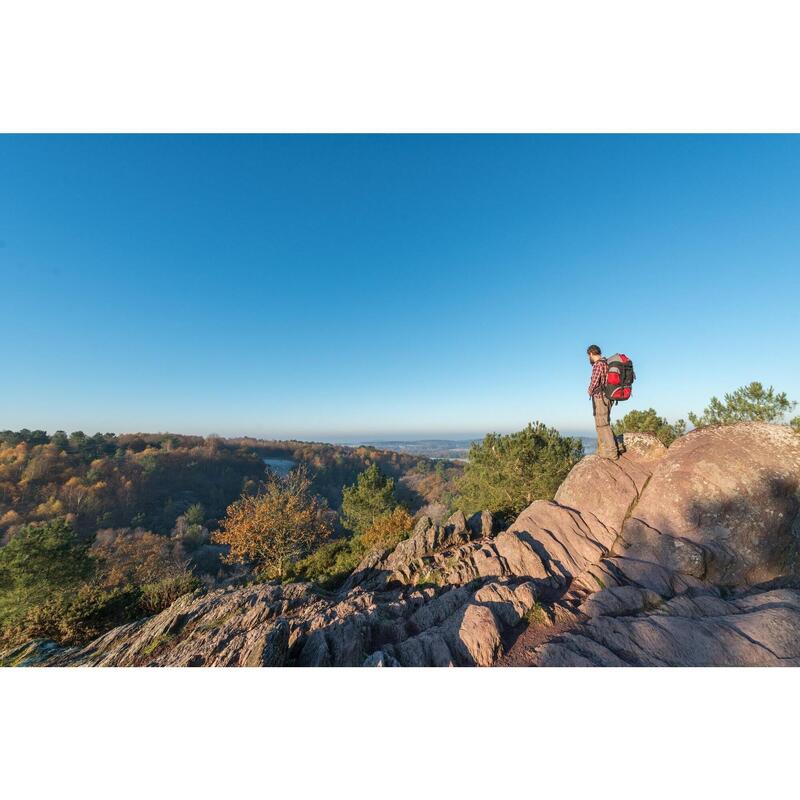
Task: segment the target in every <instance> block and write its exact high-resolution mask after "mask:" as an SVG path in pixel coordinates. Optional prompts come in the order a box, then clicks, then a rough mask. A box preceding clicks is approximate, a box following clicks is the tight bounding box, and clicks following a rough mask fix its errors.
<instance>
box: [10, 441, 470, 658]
mask: <svg viewBox="0 0 800 800" xmlns="http://www.w3.org/2000/svg"><path fill="white" fill-rule="evenodd" d="M265 459H283V460H286V461H290V462H292V463H294V464H297V465H303V467H304V469H305V471H306V474H307V476H308V484H309V485H308V492H309V494H310V495H311V496H313V497H314V498H316V500H317V502H318V504H319V506H320V508H321V509H323V510H324V513H325V515H326V518H327V520H328V526H329V529H330V537H331V539H332V542H333V543H341V542H349V540H350V538H351V536H352V534H353V531H352V530H351V529H349V528H347V527H345V525H344V524H343V522H342V520H341V518H340V511H341V506H342V502H343V490H344V489H345V488H346V487H347V486H348V485H351V484H353V485H354V484H355V483H356V480H357V478H358V476H359V475H360V474H361V473H363V472H364V471H365V470H367V469H368V468H370V467H371V466H373V465H374V467H375V469H376V470H379V472H380V475H381V476H382V477H381V480H385V481H391V486H392V497H393V504H392V508H394V507H395V506H396V505H399V504H402V507H403V508H404V509H407V510H408V512H409V514H414V513H416V512H418V511H420V510H421V509H425V510H426V513H434V514H436V513H439V514H442V513H444V512H445V510H446V503H447V502H448V501H449V497H450V494H449V493H451V492H452V487H453V482H454V481H455V479H456V478H457V477H458V476H459V475H460V473H461V471H462V470H461V467H460V466H459V465H458V464H457V463H454V462H446V461H442V460H437V461H432V460H429V459H426V458H423V457H420V456H411V455H404V454H401V453H397V452H393V451H385V450H377V449H375V448H372V447H345V446H337V445H330V444H322V443H310V442H300V441H273V440H261V439H253V438H237V439H225V438H221V437H218V436H208V437H202V436H187V435H180V434H171V433H155V434H153V433H149V434H148V433H136V434H119V435H118V434H113V433H96V434H94V435H87V434H85V433H84V432H82V431H76V432H73V433H71V434H66V433H65V432H63V431H56V432H55V433H53V434H52V435H50V434H48V433H47V432H45V431H42V430H28V429H22V430H19V431H10V430H5V431H1V432H0V639H3V638H6V639H8V638H12V639H13V638H18V637H20V636H23V635H25V636H42V637H48V638H53V639H56V640H59V641H67V642H69V641H81V640H83V639H85V638H87V637H88V636H90V635H92V634H95V633H97V632H101V631H102V630H104V629H107V628H108V627H111V626H112V625H113V624H119V623H120V622H123V621H127V620H128V619H135V618H137V617H139V616H142V615H145V614H148V613H154V612H156V611H158V610H160V608H162V607H165V606H166V605H169V603H170V602H172V601H173V600H174V599H175V597H177V596H179V595H180V594H182V593H184V592H186V591H190V590H194V589H196V588H199V587H202V586H205V587H207V588H213V587H216V586H220V585H224V584H225V583H226V582H230V581H237V580H243V579H247V578H248V576H252V575H253V574H254V569H253V568H254V566H255V565H253V564H251V563H239V564H236V563H228V560H227V559H226V558H225V556H226V554H227V553H228V550H229V549H230V548H229V546H228V545H227V544H225V543H224V542H220V541H217V540H215V536H216V535H218V532H219V527H220V521H221V520H223V519H224V517H225V515H226V511H227V509H228V508H229V507H230V506H231V505H232V504H233V503H235V501H237V500H238V499H239V498H240V497H243V496H252V495H254V494H257V493H258V492H259V491H260V490H261V488H262V487H263V486H264V485H265V481H267V482H268V480H269V476H270V471H269V469H268V468H267V467H266V465H265ZM443 501H444V502H443ZM409 519H410V517H409ZM339 546H340V544H335V546H334V549H335V547H339ZM354 552H355V551H353V553H354ZM56 562H57V563H56ZM53 563H56V566H57V567H58V569H57V570H55V572H54V571H53V570H52V569H50V567H51V566H52V564H53ZM70 565H72V566H70ZM328 567H330V565H328ZM56 572H57V573H58V575H60V576H62V577H63V578H64V580H63V581H61V580H60V578H59V579H55V578H54V579H52V580H50V579H48V580H40V578H41V577H42V575H46V574H50V575H54V574H55V573H56Z"/></svg>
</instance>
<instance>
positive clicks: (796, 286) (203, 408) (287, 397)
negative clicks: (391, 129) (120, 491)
mask: <svg viewBox="0 0 800 800" xmlns="http://www.w3.org/2000/svg"><path fill="white" fill-rule="evenodd" d="M0 243H1V244H0V279H1V280H2V287H3V288H2V294H1V295H0V297H2V320H3V327H4V336H3V340H4V345H5V346H4V348H3V350H4V352H3V359H2V365H3V369H2V379H1V380H2V391H0V428H19V427H29V428H44V429H47V430H49V431H53V430H56V429H57V428H62V429H65V430H67V431H70V430H74V429H79V428H80V429H83V430H85V431H87V432H89V433H93V432H95V431H97V430H100V431H107V430H108V431H117V432H121V431H137V430H145V431H164V430H170V431H178V432H187V433H209V432H212V431H213V432H217V433H220V434H223V435H225V434H234V433H250V434H257V435H265V436H279V437H284V436H296V437H299V438H311V439H313V438H318V439H345V438H349V437H353V438H370V437H373V438H376V437H382V436H430V435H452V436H462V435H475V434H483V433H485V432H486V431H489V430H497V431H502V432H506V431H511V430H518V429H520V428H521V427H523V426H524V425H525V424H526V423H527V422H528V421H529V420H537V419H538V420H541V421H543V422H546V423H548V424H550V425H554V426H556V427H558V428H560V429H561V430H563V431H567V432H573V433H580V432H590V431H591V429H592V424H591V423H592V419H591V411H590V406H589V401H588V399H587V397H586V393H585V389H586V383H587V381H588V372H589V368H588V364H587V362H586V357H585V349H586V346H587V345H588V344H590V343H592V342H596V343H597V344H599V345H600V346H601V347H602V348H603V349H604V352H609V353H610V352H614V351H617V350H621V351H623V352H626V353H628V355H630V356H631V357H632V358H633V359H634V361H635V363H636V368H637V375H638V380H637V383H636V386H635V392H634V399H633V400H632V401H630V402H629V403H628V404H627V407H628V408H647V407H650V406H652V407H654V408H656V409H657V410H658V411H659V412H660V413H662V414H663V415H665V416H667V417H668V418H670V419H674V418H676V417H679V416H685V415H686V412H687V411H688V410H690V409H691V410H698V411H699V410H700V409H701V408H702V407H703V406H704V405H705V403H706V402H707V400H708V399H709V397H710V396H711V395H712V394H718V395H721V394H722V393H724V392H726V391H729V390H732V389H734V388H736V387H737V386H740V385H742V384H743V383H746V382H749V381H751V380H761V381H762V382H764V383H766V384H774V385H775V387H776V388H779V389H781V390H785V391H787V392H788V393H789V395H790V396H791V397H793V398H794V399H798V400H800V369H798V363H799V361H800V359H799V358H798V353H797V347H798V341H799V340H800V336H799V335H798V299H799V298H800V256H799V254H800V138H799V137H770V136H766V137H764V136H742V137H739V136H708V137H706V136H688V137H680V136H677V137H675V136H655V137H648V136H327V137H326V136H263V137H250V136H219V137H217V136H171V137H169V136H167V137H162V136H149V137H136V136H134V137H126V136H86V137H75V136H65V137H47V136H0ZM625 410H627V408H626V409H625Z"/></svg>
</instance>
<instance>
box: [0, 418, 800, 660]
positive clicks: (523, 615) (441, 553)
mask: <svg viewBox="0 0 800 800" xmlns="http://www.w3.org/2000/svg"><path fill="white" fill-rule="evenodd" d="M625 443H626V450H627V452H626V453H625V454H624V455H623V456H622V457H621V458H620V460H619V461H617V462H611V461H607V460H604V459H600V458H598V457H596V456H588V457H587V458H584V459H583V460H582V461H581V462H580V463H579V464H577V465H576V467H575V468H574V469H573V470H572V472H571V473H570V474H569V476H568V477H567V479H566V480H565V481H564V483H563V484H562V486H561V487H560V488H559V490H558V492H557V493H556V496H555V500H554V501H537V502H535V503H532V504H531V505H530V506H529V507H528V508H526V509H525V510H524V511H523V512H522V513H521V514H520V515H519V517H518V518H517V519H516V521H515V522H514V523H513V525H511V526H510V527H509V528H508V529H507V530H504V531H498V530H497V526H496V523H495V521H494V520H493V519H492V517H491V515H490V514H488V513H487V512H484V513H483V514H479V515H475V516H473V517H471V518H470V519H465V517H464V515H463V514H461V513H460V512H457V513H456V514H454V515H453V516H451V517H450V518H449V519H448V520H447V521H446V522H445V523H443V524H436V523H434V522H433V521H432V520H431V519H430V518H427V517H423V518H422V519H421V520H419V522H418V524H417V526H416V528H415V530H414V532H413V534H412V536H411V537H410V538H409V539H407V540H405V541H403V542H401V543H400V544H399V545H398V546H397V547H396V548H394V549H393V550H392V551H388V552H376V553H372V554H370V555H368V556H367V557H366V558H365V559H364V560H363V561H362V563H361V564H359V566H358V568H357V569H356V570H355V571H354V572H353V574H352V575H351V576H350V578H349V579H348V580H347V581H346V583H345V584H344V586H343V587H342V589H341V590H340V591H338V592H335V593H329V592H324V591H322V590H320V589H318V588H315V587H314V586H312V585H311V584H287V585H280V584H278V583H269V584H261V585H253V586H245V587H241V588H229V589H225V590H218V591H214V592H209V593H206V594H199V593H198V594H194V595H189V596H185V597H183V598H181V599H179V600H178V601H176V602H175V603H174V604H173V605H172V606H171V607H170V608H168V609H167V610H165V611H164V612H162V613H161V614H158V615H157V616H155V617H152V618H150V619H146V620H141V621H139V622H136V623H132V624H130V625H124V626H122V627H119V628H116V629H114V630H112V631H109V632H108V633H106V634H105V635H104V636H101V637H99V638H98V639H96V640H94V641H93V642H90V643H89V644H88V645H86V646H85V647H81V648H61V647H57V646H55V645H54V644H53V643H52V642H34V643H29V644H28V645H26V646H25V647H22V648H17V649H16V650H14V651H12V652H10V653H5V654H3V655H2V656H0V663H4V664H13V665H20V666H24V665H39V664H44V665H48V666H72V665H90V666H111V665H113V666H138V665H152V666H284V665H287V666H354V665H365V666H383V667H394V666H445V665H456V666H473V665H477V666H488V665H492V664H496V663H498V661H499V660H501V659H503V658H506V656H505V655H504V654H507V653H508V651H509V649H511V650H512V652H513V649H514V647H515V646H516V645H515V644H514V641H515V638H516V637H517V636H518V635H519V634H520V631H522V630H526V631H528V632H530V631H532V630H534V629H537V631H538V633H537V639H536V642H535V646H533V647H532V648H531V649H530V652H529V653H528V655H526V657H525V659H523V661H522V663H530V664H537V665H545V666H557V665H569V666H578V665H609V666H610V665H616V666H620V665H678V664H681V665H701V664H715V665H718V664H730V665H750V664H794V663H797V661H798V659H800V648H798V647H797V646H796V645H795V642H800V636H798V633H800V628H799V626H800V582H797V578H796V577H795V576H796V574H797V572H798V568H797V563H798V558H797V543H798V538H800V511H799V510H800V437H799V436H797V435H796V434H793V433H792V432H791V431H790V430H789V429H788V428H784V427H782V426H774V425H764V424H742V425H736V426H730V427H726V428H708V429H704V430H700V431H695V432H693V433H690V434H688V435H687V436H685V437H682V438H681V439H679V440H678V441H677V442H675V443H674V444H673V445H672V446H671V447H670V448H669V449H666V448H664V447H663V446H662V445H661V444H660V443H659V442H658V441H657V440H656V439H655V437H652V436H648V435H646V434H634V435H631V434H626V436H625ZM764 581H772V582H771V583H768V584H764ZM526 626H527V627H526ZM514 663H520V662H519V660H517V661H516V662H514Z"/></svg>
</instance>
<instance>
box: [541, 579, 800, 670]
mask: <svg viewBox="0 0 800 800" xmlns="http://www.w3.org/2000/svg"><path fill="white" fill-rule="evenodd" d="M797 586H798V587H800V584H797ZM635 591H639V592H640V595H639V596H638V597H634V596H633V592H635ZM599 594H600V595H604V594H606V592H600V593H599ZM659 600H660V598H658V596H657V595H654V594H653V593H652V592H647V591H646V590H644V591H642V590H633V591H632V592H631V593H630V594H628V595H626V597H624V598H622V597H607V598H602V599H601V598H599V597H598V598H597V601H596V602H593V603H592V604H591V606H592V607H591V608H589V609H587V610H588V611H592V612H593V614H592V618H591V619H590V620H589V621H588V623H586V624H583V625H580V626H578V627H577V628H576V629H575V630H573V631H570V632H569V633H567V634H564V635H562V636H558V637H555V638H554V639H553V640H551V641H550V642H548V643H547V644H544V645H542V646H540V647H539V648H537V650H536V653H535V658H534V663H535V664H537V665H538V666H547V667H563V666H570V667H581V666H606V667H623V666H642V667H662V666H675V667H677V666H682V667H693V666H717V667H723V666H732V665H735V666H754V667H755V666H759V667H766V666H800V588H778V589H769V588H760V589H749V590H744V591H740V592H738V593H736V594H735V595H733V596H731V597H728V598H723V597H721V596H720V594H719V592H718V591H714V590H713V589H709V590H707V591H703V592H700V593H692V594H683V595H680V596H678V597H674V598H672V599H671V600H666V601H663V602H659ZM626 601H627V602H626ZM637 612H638V613H637Z"/></svg>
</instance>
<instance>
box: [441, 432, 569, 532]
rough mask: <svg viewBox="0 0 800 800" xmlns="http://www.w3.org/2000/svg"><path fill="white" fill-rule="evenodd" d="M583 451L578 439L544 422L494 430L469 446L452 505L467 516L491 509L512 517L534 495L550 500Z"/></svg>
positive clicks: (531, 500)
mask: <svg viewBox="0 0 800 800" xmlns="http://www.w3.org/2000/svg"><path fill="white" fill-rule="evenodd" d="M582 456H583V446H582V444H581V441H580V439H576V438H573V437H569V436H562V435H561V434H560V433H559V432H558V431H557V430H555V429H554V428H548V427H546V426H545V425H543V424H542V423H540V422H536V423H529V424H528V426H527V427H526V428H525V429H524V430H522V431H520V432H519V433H512V434H509V435H508V436H501V435H499V434H497V433H490V434H488V435H487V436H486V437H485V438H484V440H483V441H482V442H480V443H478V442H476V443H474V444H473V445H472V446H471V447H470V450H469V462H468V463H467V466H466V468H465V470H464V475H463V476H462V478H461V479H460V481H459V483H458V492H457V494H456V496H455V498H454V500H453V504H454V505H455V506H456V507H457V508H460V509H462V510H463V512H464V513H465V514H467V515H470V514H472V513H474V512H476V511H483V510H484V509H488V510H489V511H491V512H492V513H493V514H496V515H498V516H500V517H501V518H505V519H509V518H511V517H513V516H515V515H516V514H518V513H519V512H520V511H522V509H523V508H525V507H526V506H528V505H530V504H531V503H532V502H533V501H534V500H551V499H552V498H553V495H554V494H555V492H556V489H558V487H559V486H560V485H561V482H562V481H563V480H564V478H566V476H567V473H568V472H569V471H570V470H571V469H572V467H573V466H574V465H575V464H576V463H577V462H578V461H579V460H580V459H581V457H582Z"/></svg>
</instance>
